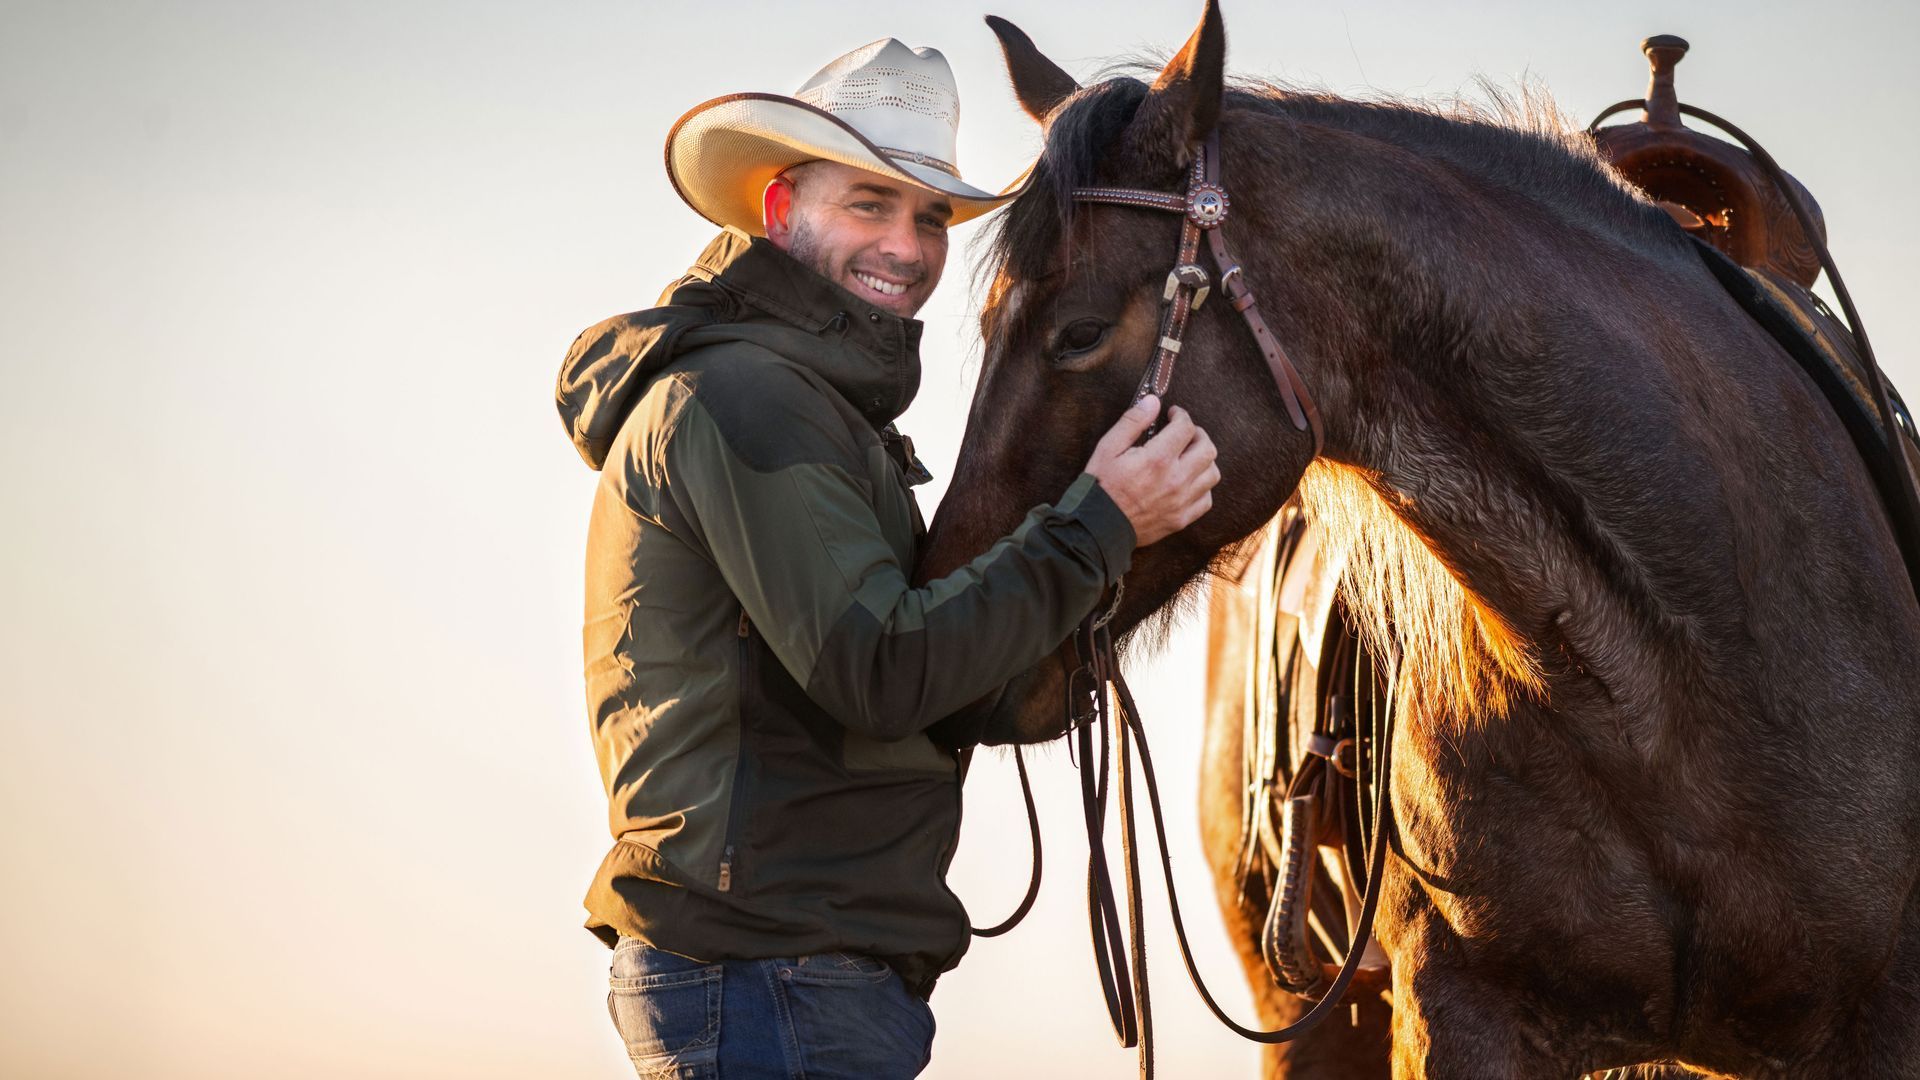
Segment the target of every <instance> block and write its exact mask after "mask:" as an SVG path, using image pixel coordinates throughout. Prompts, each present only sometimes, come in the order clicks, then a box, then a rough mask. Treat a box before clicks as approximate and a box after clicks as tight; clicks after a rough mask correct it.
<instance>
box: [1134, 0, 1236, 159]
mask: <svg viewBox="0 0 1920 1080" xmlns="http://www.w3.org/2000/svg"><path fill="white" fill-rule="evenodd" d="M1226 68H1227V29H1226V25H1225V24H1224V23H1223V22H1222V21H1221V19H1220V3H1219V0H1207V10H1206V11H1205V12H1203V13H1202V14H1201V16H1200V25H1199V26H1197V27H1195V28H1194V31H1193V36H1192V37H1190V38H1188V39H1187V43H1186V44H1185V45H1183V46H1181V48H1180V51H1179V52H1178V53H1177V54H1175V55H1174V58H1173V59H1172V60H1169V61H1167V66H1166V67H1165V68H1164V69H1162V70H1161V72H1160V77H1159V78H1157V79H1155V80H1154V81H1153V89H1152V91H1151V92H1149V93H1148V94H1147V98H1146V100H1145V101H1142V102H1141V103H1140V111H1139V112H1138V113H1136V114H1134V119H1133V123H1132V124H1131V125H1130V126H1129V127H1128V128H1127V136H1126V142H1127V147H1128V149H1129V150H1130V151H1132V152H1133V153H1135V154H1138V155H1140V156H1142V157H1144V158H1146V159H1147V160H1149V161H1156V162H1159V161H1169V160H1170V161H1172V162H1174V163H1175V164H1176V165H1180V166H1184V165H1186V164H1187V163H1188V162H1189V161H1192V160H1193V148H1194V146H1195V145H1196V144H1197V143H1199V141H1200V140H1201V139H1204V138H1206V137H1207V134H1208V133H1209V132H1211V131H1212V130H1213V126H1214V125H1215V124H1216V123H1218V122H1219V120H1220V97H1221V94H1222V93H1224V92H1225V89H1226Z"/></svg>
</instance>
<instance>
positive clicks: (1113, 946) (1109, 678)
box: [975, 131, 1392, 1078]
mask: <svg viewBox="0 0 1920 1080" xmlns="http://www.w3.org/2000/svg"><path fill="white" fill-rule="evenodd" d="M1072 198H1073V201H1074V202H1084V203H1108V204H1113V205H1118V206H1130V207H1135V208H1138V209H1144V210H1159V211H1164V212H1167V213H1173V214H1179V215H1180V217H1181V227H1180V244H1179V248H1178V251H1177V252H1176V254H1175V256H1174V265H1173V268H1172V269H1171V270H1170V271H1168V273H1167V281H1166V288H1165V290H1164V291H1163V293H1162V295H1161V305H1160V336H1159V340H1158V342H1157V344H1156V345H1155V347H1154V350H1153V354H1152V355H1151V357H1149V359H1148V361H1147V366H1146V370H1145V372H1144V373H1143V374H1142V375H1141V378H1140V384H1139V386H1138V387H1137V388H1136V389H1135V391H1134V397H1133V400H1135V401H1138V400H1139V399H1140V398H1142V397H1144V396H1146V395H1147V394H1153V395H1155V396H1158V397H1160V398H1161V399H1162V400H1163V401H1164V400H1165V395H1166V392H1167V389H1168V387H1169V385H1170V384H1171V382H1172V379H1173V371H1174V366H1175V364H1176V362H1177V361H1178V360H1179V357H1180V351H1181V347H1182V342H1183V339H1184V336H1185V334H1186V331H1187V320H1188V317H1189V316H1190V315H1191V314H1192V313H1193V312H1194V311H1197V310H1198V309H1199V308H1200V306H1201V305H1202V304H1204V303H1205V302H1206V300H1207V298H1208V296H1209V295H1211V293H1212V292H1213V290H1214V289H1215V288H1218V290H1219V292H1220V293H1221V294H1222V295H1224V296H1225V297H1226V298H1227V302H1228V303H1229V304H1230V305H1232V307H1233V309H1234V310H1235V311H1237V312H1239V313H1240V316H1241V318H1242V319H1243V320H1245V322H1246V324H1247V329H1248V330H1249V331H1251V332H1252V334H1253V339H1254V342H1255V343H1256V344H1257V345H1258V346H1259V348H1260V353H1261V355H1262V356H1263V357H1264V358H1265V360H1266V362H1267V367H1268V370H1269V371H1270V372H1271V373H1272V376H1273V381H1274V385H1275V387H1276V388H1277V389H1278V390H1279V392H1280V397H1281V401H1282V403H1283V404H1284V405H1285V407H1286V411H1287V416H1288V419H1289V420H1291V421H1292V424H1293V427H1294V428H1295V430H1298V431H1303V432H1306V433H1308V434H1309V435H1310V436H1311V438H1312V439H1313V453H1314V456H1316V457H1318V456H1319V454H1320V451H1321V449H1322V447H1323V444H1324V430H1323V427H1322V424H1321V420H1320V413H1319V411H1318V410H1317V409H1316V408H1315V407H1314V403H1313V396H1312V394H1311V393H1309V392H1308V390H1307V385H1306V382H1305V380H1303V379H1302V378H1301V377H1300V373H1299V371H1298V370H1297V369H1296V368H1295V367H1294V365H1293V362H1292V360H1290V359H1289V358H1288V357H1287V354H1286V351H1285V350H1284V349H1282V348H1281V346H1280V342H1279V339H1277V338H1276V337H1274V335H1273V331H1272V330H1270V329H1269V328H1268V327H1267V324H1266V320H1265V319H1264V318H1262V317H1261V314H1260V311H1259V308H1258V306H1257V301H1256V298H1255V296H1254V292H1253V288H1252V287H1251V286H1250V285H1249V284H1248V283H1247V280H1246V274H1245V273H1244V272H1243V270H1242V268H1241V266H1240V263H1239V261H1238V260H1236V259H1235V258H1234V257H1233V255H1232V254H1231V253H1230V252H1229V251H1228V250H1227V243H1226V233H1225V229H1224V226H1225V224H1226V221H1227V217H1228V213H1229V210H1230V208H1231V205H1232V203H1231V200H1230V199H1229V198H1228V196H1227V191H1226V187H1225V185H1224V182H1223V180H1222V177H1221V155H1220V140H1219V133H1218V132H1217V131H1215V132H1212V133H1210V134H1208V136H1207V137H1206V139H1205V140H1203V141H1202V143H1201V144H1200V146H1199V147H1198V152H1197V153H1196V154H1195V156H1194V161H1193V165H1192V167H1191V169H1190V171H1189V173H1188V176H1187V184H1186V190H1185V191H1184V192H1181V193H1178V194H1175V193H1171V192H1164V191H1152V190H1146V189H1141V188H1113V187H1086V188H1075V189H1073V192H1072ZM1203 235H1204V236H1205V237H1206V240H1207V247H1208V250H1209V251H1210V253H1211V254H1212V257H1213V264H1214V270H1215V272H1216V273H1217V277H1215V276H1210V275H1209V274H1208V273H1207V270H1206V269H1205V268H1204V267H1202V266H1201V265H1200V263H1199V254H1200V238H1201V237H1202V236H1203ZM1155 426H1156V428H1157V426H1158V425H1157V424H1156V425H1155ZM1152 434H1153V431H1152V430H1151V429H1150V430H1149V431H1148V433H1147V436H1149V437H1150V436H1151V435H1152ZM1121 596H1122V589H1121V587H1120V586H1119V585H1116V586H1115V589H1114V592H1113V596H1112V599H1111V602H1110V603H1109V604H1108V605H1106V606H1105V608H1104V610H1100V611H1096V612H1095V613H1094V614H1091V615H1089V616H1088V617H1087V618H1086V620H1085V621H1083V622H1082V623H1081V624H1080V626H1079V628H1078V629H1076V630H1075V631H1074V634H1073V645H1074V652H1075V655H1076V659H1077V661H1078V666H1077V667H1076V668H1075V669H1074V671H1073V672H1072V674H1071V675H1070V676H1069V677H1068V680H1067V702H1066V708H1067V716H1068V718H1069V721H1068V722H1069V726H1070V727H1071V728H1072V729H1073V732H1074V741H1073V742H1072V743H1070V744H1069V745H1070V746H1071V747H1074V748H1077V751H1078V753H1077V758H1078V762H1077V763H1078V765H1079V772H1080V791H1081V803H1082V809H1083V812H1084V816H1085V819H1086V825H1087V844H1088V866H1087V908H1088V921H1089V923H1090V925H1091V928H1092V933H1093V952H1094V960H1095V965H1096V967H1097V968H1098V971H1099V975H1100V982H1101V989H1102V992H1103V994H1104V995H1105V998H1106V1004H1107V1014H1108V1018H1109V1019H1110V1020H1111V1021H1112V1024H1113V1029H1114V1034H1115V1035H1117V1036H1118V1037H1119V1039H1120V1043H1121V1045H1123V1046H1128V1047H1131V1046H1136V1045H1137V1046H1139V1047H1140V1066H1141V1075H1142V1076H1143V1077H1149V1078H1150V1077H1151V1076H1152V1075H1153V1013H1152V1007H1151V1003H1150V1000H1149V995H1148V990H1147V958H1146V943H1145V937H1144V935H1143V933H1142V931H1143V929H1144V920H1143V918H1142V913H1141V897H1140V857H1139V848H1138V845H1137V843H1136V840H1137V836H1136V833H1137V827H1136V824H1135V820H1134V818H1135V813H1134V807H1135V802H1134V792H1133V766H1132V751H1133V748H1134V746H1135V745H1137V746H1138V748H1139V753H1140V772H1141V778H1142V779H1143V780H1144V781H1145V782H1146V787H1147V799H1148V803H1149V808H1150V810H1151V812H1152V815H1153V829H1154V837H1155V840H1156V842H1157V843H1158V845H1159V849H1160V866H1161V871H1162V874H1163V876H1164V878H1165V882H1166V889H1167V904H1168V908H1169V910H1170V913H1171V915H1172V918H1173V926H1174V933H1175V937H1176V938H1177V939H1178V941H1179V944H1180V955H1181V959H1182V960H1183V961H1184V962H1185V964H1186V969H1187V975H1188V977H1189V978H1190V979H1191V980H1192V982H1193V984H1194V987H1195V989H1196V990H1197V991H1198V992H1199V994H1200V997H1201V999H1202V1000H1203V1001H1205V1003H1206V1005H1207V1008H1208V1009H1209V1010H1211V1011H1212V1013H1213V1015H1214V1016H1215V1018H1217V1019H1218V1020H1219V1021H1220V1022H1221V1023H1222V1024H1224V1025H1226V1026H1227V1027H1228V1028H1229V1029H1231V1030H1232V1031H1234V1032H1235V1033H1236V1034H1238V1035H1240V1036H1242V1037H1244V1038H1247V1039H1251V1040H1253V1041H1255V1042H1260V1043H1283V1042H1289V1041H1291V1040H1293V1039H1296V1038H1299V1037H1300V1036H1302V1035H1304V1034H1306V1033H1307V1032H1308V1031H1311V1030H1312V1029H1313V1028H1315V1027H1317V1026H1318V1025H1319V1024H1320V1022H1321V1021H1323V1020H1325V1019H1326V1018H1327V1017H1328V1016H1330V1015H1331V1014H1332V1013H1333V1012H1334V1010H1336V1009H1338V1008H1339V1007H1341V1006H1342V1005H1343V1004H1347V1002H1346V1001H1345V1000H1344V999H1345V996H1346V993H1347V990H1348V987H1349V986H1350V985H1351V984H1352V983H1353V979H1354V976H1355V974H1356V973H1357V972H1358V971H1359V969H1360V964H1361V960H1362V958H1363V957H1364V955H1365V953H1366V947H1367V943H1368V941H1369V940H1370V937H1371V931H1372V926H1373V917H1374V912H1375V910H1376V909H1377V908H1378V906H1379V899H1380V896H1379V894H1380V886H1379V883H1380V878H1381V871H1382V870H1383V869H1384V867H1385V856H1386V850H1387V843H1386V842H1385V834H1386V831H1387V829H1388V827H1389V826H1388V824H1387V823H1386V818H1385V816H1384V813H1385V811H1386V810H1387V807H1388V804H1387V799H1386V795H1385V793H1386V790H1387V787H1388V785H1387V784H1386V783H1384V782H1381V783H1378V784H1377V785H1376V787H1375V790H1374V798H1375V807H1374V813H1373V816H1372V820H1373V821H1374V822H1375V823H1376V824H1375V827H1374V830H1373V836H1372V837H1371V838H1370V846H1369V850H1368V857H1369V865H1370V870H1369V872H1368V875H1367V889H1366V897H1365V899H1364V900H1363V901H1362V903H1361V909H1360V913H1359V916H1358V918H1357V920H1356V921H1355V923H1354V932H1353V934H1352V942H1351V945H1350V947H1349V949H1348V951H1347V955H1346V957H1345V960H1344V962H1343V963H1342V964H1341V967H1340V969H1339V971H1338V973H1337V974H1335V975H1333V977H1332V979H1331V982H1326V983H1324V985H1325V986H1326V992H1325V994H1324V996H1322V997H1321V998H1320V1000H1319V1001H1318V1002H1316V1003H1315V1005H1314V1006H1313V1008H1312V1009H1311V1010H1310V1011H1309V1012H1308V1013H1307V1014H1306V1015H1305V1016H1303V1017H1301V1018H1300V1019H1299V1020H1297V1021H1295V1022H1294V1023H1292V1024H1289V1025H1287V1026H1285V1027H1281V1028H1276V1029H1273V1030H1270V1031H1269V1030H1260V1029H1256V1028H1249V1027H1246V1026H1244V1025H1241V1024H1239V1023H1237V1022H1235V1021H1234V1020H1233V1019H1232V1018H1231V1017H1229V1016H1228V1015H1227V1014H1226V1012H1225V1011H1224V1010H1223V1009H1222V1008H1221V1007H1220V1005H1219V1003H1218V1002H1217V1001H1215V1000H1214V997H1213V994H1212V993H1211V992H1210V991H1209V990H1208V988H1207V985H1206V982H1205V980H1204V979H1202V977H1201V975H1200V971H1199V968H1198V966H1196V965H1195V963H1194V959H1193V950H1192V948H1191V947H1190V946H1189V944H1188V942H1187V930H1186V924H1185V922H1184V920H1183V919H1182V918H1181V916H1180V900H1179V895H1178V893H1177V892H1176V891H1175V889H1174V882H1173V864H1172V861H1171V859H1170V857H1169V855H1168V851H1167V833H1166V824H1165V816H1164V814H1163V813H1162V812H1161V806H1160V790H1159V784H1158V781H1157V779H1156V778H1155V775H1154V769H1153V756H1152V753H1151V752H1150V751H1149V750H1148V748H1147V738H1146V731H1145V728H1144V726H1143V725H1142V723H1141V721H1140V712H1139V708H1138V707H1137V706H1136V705H1135V704H1134V700H1133V693H1132V691H1131V690H1130V689H1129V688H1128V686H1127V681H1126V678H1125V677H1124V676H1123V675H1122V674H1121V671H1120V665H1119V663H1118V661H1117V659H1116V657H1115V653H1114V644H1113V636H1112V631H1111V627H1110V624H1111V622H1112V620H1113V616H1114V614H1115V613H1116V612H1117V611H1118V609H1119V606H1120V599H1121ZM1116 709H1117V711H1118V713H1119V716H1120V720H1121V723H1120V724H1119V725H1118V726H1117V727H1116V725H1115V724H1114V722H1113V714H1114V711H1115V710H1116ZM1096 729H1097V731H1098V746H1097V748H1096V746H1095V731H1096ZM1383 742H1384V744H1383V745H1382V746H1381V747H1380V748H1379V750H1378V751H1377V752H1378V754H1379V755H1380V757H1379V769H1380V776H1381V777H1382V778H1383V779H1384V777H1386V776H1388V775H1390V769H1391V760H1390V754H1391V748H1392V732H1391V728H1390V727H1389V728H1388V729H1387V731H1386V732H1385V739H1384V740H1383ZM1116 745H1117V751H1118V753H1117V758H1118V770H1117V771H1118V776H1117V786H1118V788H1119V795H1120V797H1119V802H1120V830H1121V831H1120V835H1121V849H1122V851H1123V852H1124V855H1125V859H1126V865H1125V870H1126V888H1127V927H1126V928H1125V930H1123V929H1122V927H1121V920H1120V913H1119V904H1118V902H1117V900H1116V897H1115V893H1114V889H1113V884H1112V875H1111V871H1110V870H1109V868H1108V865H1107V859H1106V845H1105V834H1106V810H1107V796H1108V793H1109V790H1110V788H1111V787H1112V786H1113V785H1112V784H1110V783H1109V779H1110V778H1109V775H1108V761H1109V758H1110V754H1109V751H1110V749H1112V748H1114V747H1115V746H1116ZM1015 764H1016V765H1017V766H1018V767H1019V771H1020V782H1021V788H1022V792H1023V794H1024V795H1025V797H1026V800H1027V809H1028V817H1029V824H1030V825H1031V827H1032V840H1033V853H1034V854H1033V858H1034V862H1033V877H1032V879H1031V881H1030V883H1029V886H1028V890H1027V894H1026V897H1025V898H1024V899H1023V900H1022V901H1021V903H1020V906H1019V907H1018V908H1017V909H1016V910H1015V912H1014V913H1013V915H1012V916H1011V917H1010V918H1008V919H1007V920H1006V921H1004V922H1002V923H1000V924H999V925H997V926H994V927H991V928H988V929H986V930H976V931H975V933H976V934H978V935H980V936H994V935H997V934H1002V933H1005V932H1006V931H1008V930H1010V929H1012V928H1013V926H1014V925H1015V924H1017V923H1018V922H1019V921H1020V919H1021V918H1022V917H1023V916H1024V915H1025V914H1026V913H1027V911H1028V910H1029V909H1031V907H1032V905H1033V900H1034V897H1035V896H1036V895H1037V893H1038V891H1039V884H1040V833H1039V822H1038V819H1037V817H1036V816H1035V814H1034V809H1033V796H1032V790H1031V787H1030V785H1029V784H1028V780H1027V773H1026V767H1025V764H1024V762H1022V761H1021V760H1020V758H1019V753H1018V750H1017V749H1016V751H1015ZM1303 843H1304V841H1303ZM1310 850H1311V848H1310V845H1309V846H1307V847H1306V848H1305V849H1304V852H1303V854H1302V856H1301V858H1302V859H1305V858H1310ZM1287 869H1288V868H1284V867H1283V868H1282V874H1283V876H1284V874H1285V873H1286V871H1287ZM1291 869H1292V871H1293V872H1294V873H1296V874H1297V873H1300V872H1302V871H1303V867H1302V865H1301V862H1300V860H1295V863H1294V866H1293V867H1292V868H1291ZM1304 872H1308V873H1311V868H1310V867H1306V868H1304ZM1283 887H1285V882H1284V881H1276V882H1275V888H1276V889H1279V888H1283ZM1123 952H1124V953H1127V962H1126V963H1124V964H1123V963H1122V962H1121V960H1120V957H1121V954H1122V953H1123Z"/></svg>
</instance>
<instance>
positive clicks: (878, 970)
mask: <svg viewBox="0 0 1920 1080" xmlns="http://www.w3.org/2000/svg"><path fill="white" fill-rule="evenodd" d="M778 970H779V974H780V983H781V990H782V993H783V995H784V996H785V998H786V1004H787V1015H788V1016H789V1017H790V1018H791V1020H792V1023H793V1034H794V1039H795V1041H796V1042H797V1043H798V1044H799V1047H800V1057H801V1062H802V1065H803V1067H804V1071H805V1073H806V1075H807V1080H906V1078H908V1077H913V1076H918V1075H919V1074H920V1071H921V1070H922V1069H925V1068H926V1067H927V1062H928V1061H929V1060H930V1059H931V1057H932V1054H933V1010H932V1009H930V1008H928V1006H927V1003H926V1002H924V1001H922V1000H920V999H919V998H917V997H915V996H913V995H912V994H911V993H909V992H908V991H907V988H906V984H905V983H903V982H902V981H901V980H900V976H898V975H896V974H894V972H893V969H892V968H889V967H887V966H886V965H885V964H882V963H880V962H879V961H877V960H873V959H871V958H869V957H856V956H847V955H846V954H835V953H827V954H822V955H818V956H807V957H802V958H801V959H800V960H799V961H798V962H797V963H794V964H792V965H785V964H783V965H781V966H780V968H779V969H778Z"/></svg>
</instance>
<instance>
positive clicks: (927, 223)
mask: <svg viewBox="0 0 1920 1080" xmlns="http://www.w3.org/2000/svg"><path fill="white" fill-rule="evenodd" d="M920 227H921V228H923V229H932V230H933V231H934V232H946V231H947V223H946V222H944V221H941V220H940V219H939V218H932V217H923V218H921V219H920Z"/></svg>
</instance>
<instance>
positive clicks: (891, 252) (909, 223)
mask: <svg viewBox="0 0 1920 1080" xmlns="http://www.w3.org/2000/svg"><path fill="white" fill-rule="evenodd" d="M880 254H882V255H884V256H886V257H887V258H888V259H891V260H892V261H894V262H897V263H904V264H906V265H908V266H916V267H917V266H919V265H920V230H919V229H918V228H916V227H915V225H914V220H913V215H912V214H901V215H898V216H896V217H895V218H894V219H893V220H892V221H890V222H888V223H887V230H886V232H885V233H883V234H882V235H881V237H880Z"/></svg>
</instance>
